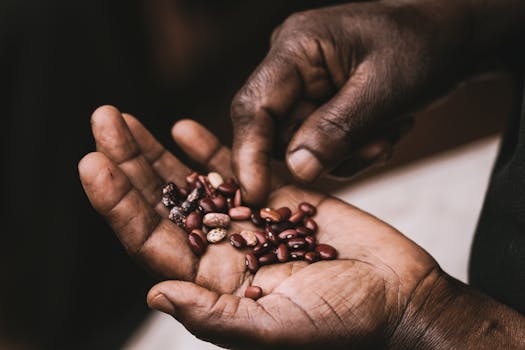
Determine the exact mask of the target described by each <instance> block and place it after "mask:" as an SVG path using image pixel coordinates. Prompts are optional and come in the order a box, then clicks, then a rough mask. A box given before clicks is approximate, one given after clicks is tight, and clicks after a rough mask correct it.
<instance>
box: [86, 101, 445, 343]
mask: <svg viewBox="0 0 525 350" xmlns="http://www.w3.org/2000/svg"><path fill="white" fill-rule="evenodd" d="M92 128H93V134H94V136H95V139H96V144H97V152H94V153H90V154H88V155H86V156H85V157H84V158H83V159H82V160H81V162H80V163H79V173H80V178H81V181H82V185H83V186H84V189H85V191H86V193H87V195H88V197H89V200H90V201H91V203H92V204H93V206H94V208H95V209H96V210H97V211H98V212H99V213H100V214H101V215H102V216H103V217H105V219H106V220H107V221H108V222H109V224H110V225H111V226H112V228H113V230H114V231H115V233H116V234H117V236H118V238H119V239H120V241H121V242H122V244H123V246H124V247H125V249H126V250H127V251H128V253H129V254H130V255H131V256H132V257H133V258H135V259H136V260H137V261H138V262H140V263H141V264H142V265H144V266H145V267H147V268H148V269H149V270H150V271H152V272H153V273H155V274H156V275H158V276H161V277H162V278H163V279H166V281H165V282H162V283H160V284H158V285H156V286H154V287H153V288H152V290H151V291H150V293H149V295H148V303H149V305H150V306H151V307H153V308H157V309H159V310H162V311H164V312H167V313H170V314H171V315H173V316H174V317H175V318H176V319H177V320H179V321H180V322H182V323H183V324H184V325H185V326H186V327H187V328H188V329H189V330H190V331H191V332H192V333H194V334H195V335H197V336H198V337H200V338H203V339H206V340H209V341H212V342H214V343H217V344H220V345H223V346H228V347H233V348H247V349H254V348H272V347H275V346H284V345H286V346H289V347H290V348H295V347H297V348H301V349H305V348H319V347H320V346H331V347H332V348H349V347H361V346H362V347H371V348H378V347H381V346H385V345H386V344H387V343H388V342H389V340H390V339H391V337H392V336H393V334H394V333H395V332H396V331H397V325H398V324H400V322H402V320H403V318H404V317H406V315H405V313H404V311H405V310H406V309H407V307H408V306H409V304H410V302H411V300H413V298H414V295H415V294H418V295H419V294H421V293H422V291H421V290H422V289H424V288H428V287H424V286H428V285H431V284H432V281H435V280H437V279H439V278H440V276H441V274H442V272H441V270H440V269H439V267H438V266H437V264H436V262H435V261H434V260H433V259H432V258H431V257H430V256H429V255H428V254H427V253H426V252H425V251H424V250H422V249H421V248H420V247H418V246H417V245H416V244H414V243H413V242H411V241H410V240H409V239H407V238H406V237H404V236H403V235H402V234H400V233H399V232H398V231H396V230H395V229H394V228H392V227H391V226H389V225H387V224H385V223H384V222H382V221H380V220H378V219H377V218H375V217H373V216H372V215H370V214H367V213H365V212H363V211H361V210H359V209H357V208H355V207H353V206H351V205H348V204H346V203H343V202H341V201H340V200H337V199H335V198H333V197H330V196H327V195H325V194H319V193H315V192H312V191H308V190H305V189H302V188H299V187H296V186H292V185H287V184H285V183H283V182H282V181H281V180H280V179H279V178H278V177H276V176H274V177H273V178H272V181H271V183H272V191H271V194H270V197H269V201H268V205H269V206H271V207H281V206H288V207H290V208H295V207H297V204H298V203H300V202H303V201H307V202H310V203H313V204H314V205H316V206H317V209H318V211H317V214H316V216H315V220H316V221H317V223H318V225H319V233H318V234H317V239H318V241H319V242H321V243H326V244H330V245H332V246H334V247H335V248H336V249H337V250H338V252H339V257H338V260H333V261H320V262H316V263H313V264H310V265H309V264H307V263H306V262H304V261H293V262H288V263H284V264H276V265H271V266H264V267H262V268H260V269H259V270H258V271H257V273H256V274H255V275H253V274H250V273H249V272H248V271H247V269H246V266H245V263H244V255H245V253H243V252H241V251H238V250H236V249H234V248H233V247H232V246H231V245H230V244H229V243H228V241H227V240H225V241H223V242H221V243H219V244H213V245H210V246H208V249H207V251H206V253H205V254H204V255H203V256H202V257H200V258H199V257H197V256H195V255H194V254H193V253H192V251H191V250H190V248H189V246H188V240H187V233H186V232H184V230H182V229H180V228H179V227H178V226H177V225H175V224H173V223H172V222H170V221H169V220H168V219H167V216H168V212H167V210H166V209H165V208H164V207H163V205H162V203H161V202H160V197H161V186H162V185H163V184H164V183H166V182H169V181H173V182H175V183H176V184H177V185H180V186H183V185H184V178H185V176H186V175H188V174H189V173H190V172H191V171H192V170H191V169H189V168H188V167H187V166H186V165H184V164H183V163H181V162H180V161H179V160H178V159H177V158H176V157H174V156H173V154H171V153H170V152H168V151H167V150H166V149H164V148H163V147H162V146H161V145H160V143H159V142H157V141H156V140H155V139H154V137H153V136H152V135H151V134H150V133H149V132H148V131H147V130H146V129H145V128H144V127H143V126H142V125H141V124H140V122H139V121H138V120H137V119H135V118H134V117H132V116H130V115H122V114H121V113H120V112H119V111H118V110H116V109H115V108H112V107H101V108H100V109H98V110H97V111H96V112H95V113H94V115H93V118H92ZM172 134H173V138H174V140H175V142H176V143H177V145H178V146H179V147H180V148H181V149H182V150H183V151H184V152H186V153H187V154H188V156H190V157H191V158H192V159H193V160H195V161H196V162H197V163H198V164H200V165H201V166H202V167H203V168H204V169H207V170H213V171H218V172H220V173H221V174H223V175H225V176H232V170H231V168H230V157H231V154H230V150H229V149H228V148H226V147H224V146H222V145H220V143H219V142H218V140H217V139H216V138H215V137H214V135H213V134H211V133H210V132H209V131H208V130H206V129H205V128H204V127H202V126H201V125H199V124H197V123H196V122H193V121H191V120H182V121H179V122H178V123H176V124H175V126H174V127H173V130H172ZM243 228H253V227H252V226H251V224H249V223H244V222H236V223H234V224H233V225H232V227H231V228H230V229H229V233H232V232H238V231H239V230H241V229H243ZM428 281H430V282H428ZM250 285H257V286H260V287H261V288H262V290H263V292H264V296H263V297H262V298H260V299H258V300H257V301H254V300H252V299H248V298H244V297H243V295H244V290H245V289H246V288H247V287H248V286H250ZM423 287H424V288H423Z"/></svg>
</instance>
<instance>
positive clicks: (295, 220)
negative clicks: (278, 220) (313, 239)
mask: <svg viewBox="0 0 525 350" xmlns="http://www.w3.org/2000/svg"><path fill="white" fill-rule="evenodd" d="M303 219H304V213H303V212H302V211H298V212H297V213H295V214H293V215H292V216H290V218H289V219H288V221H290V222H291V223H292V224H294V225H297V224H299V223H300V222H301V221H303Z"/></svg>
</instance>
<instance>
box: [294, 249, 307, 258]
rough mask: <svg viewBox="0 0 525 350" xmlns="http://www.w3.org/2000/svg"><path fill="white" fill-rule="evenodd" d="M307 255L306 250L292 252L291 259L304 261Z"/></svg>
mask: <svg viewBox="0 0 525 350" xmlns="http://www.w3.org/2000/svg"><path fill="white" fill-rule="evenodd" d="M305 254H306V250H294V251H292V252H290V257H291V258H292V259H293V260H302V259H303V258H304V255H305Z"/></svg>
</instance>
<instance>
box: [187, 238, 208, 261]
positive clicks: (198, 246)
mask: <svg viewBox="0 0 525 350" xmlns="http://www.w3.org/2000/svg"><path fill="white" fill-rule="evenodd" d="M188 241H189V243H190V248H191V250H192V251H193V253H195V255H197V256H201V255H202V254H204V251H205V250H206V244H205V243H204V242H203V241H202V240H201V238H200V237H199V236H198V235H196V234H195V233H190V234H189V236H188Z"/></svg>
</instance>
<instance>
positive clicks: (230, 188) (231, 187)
mask: <svg viewBox="0 0 525 350" xmlns="http://www.w3.org/2000/svg"><path fill="white" fill-rule="evenodd" d="M237 188H238V186H237V185H236V184H232V183H228V182H225V183H223V184H222V185H220V186H219V187H217V190H219V192H221V193H222V194H225V195H227V196H231V195H232V194H234V193H235V191H237Z"/></svg>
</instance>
